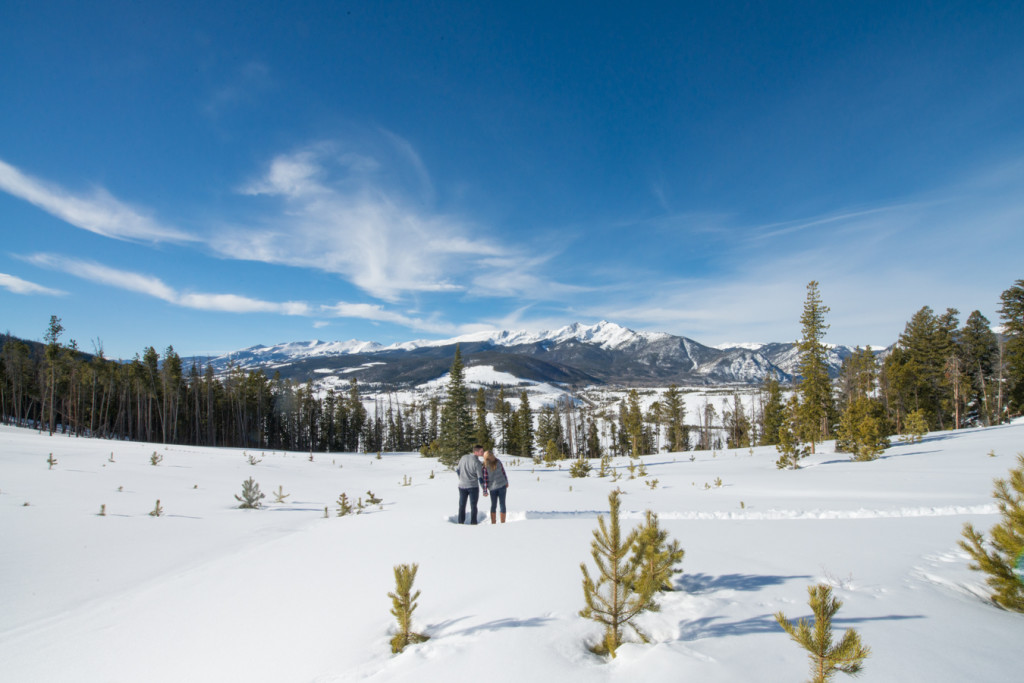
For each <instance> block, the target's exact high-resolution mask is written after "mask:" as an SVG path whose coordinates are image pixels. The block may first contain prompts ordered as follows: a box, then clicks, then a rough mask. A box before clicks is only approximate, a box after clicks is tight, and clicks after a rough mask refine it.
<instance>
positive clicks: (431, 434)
mask: <svg viewBox="0 0 1024 683" xmlns="http://www.w3.org/2000/svg"><path fill="white" fill-rule="evenodd" d="M827 312H828V307H826V306H825V305H824V304H823V303H822V300H821V297H820V294H819V293H818V290H817V283H816V282H812V283H810V284H809V285H808V296H807V300H806V302H805V305H804V313H803V315H802V316H801V322H802V324H803V327H804V333H803V339H802V340H801V342H799V343H798V347H799V349H800V353H801V363H800V373H801V374H800V376H799V377H798V379H797V381H796V382H795V384H794V386H793V387H792V390H793V391H792V394H793V395H792V396H791V397H790V399H789V400H788V401H787V400H784V399H783V394H784V392H785V387H783V386H782V385H780V382H779V379H778V378H777V377H769V378H768V379H767V381H766V382H765V383H764V385H763V386H762V387H761V390H760V391H759V392H758V393H757V394H755V395H754V397H753V401H752V402H750V405H748V406H745V404H744V401H743V400H742V399H741V396H740V392H739V391H733V392H732V393H731V395H726V396H723V398H722V399H721V401H720V402H719V404H718V405H717V406H716V405H715V403H714V401H712V400H709V398H708V397H705V398H704V399H703V403H702V404H701V405H698V406H694V407H693V409H691V410H690V411H689V413H688V411H687V406H686V402H685V398H684V393H683V391H682V390H680V389H679V388H678V387H677V386H675V385H672V386H671V387H669V388H668V389H667V390H666V391H664V392H663V393H662V394H660V395H659V396H657V397H656V398H655V400H653V401H647V402H646V403H647V407H646V409H645V408H644V407H643V403H644V402H642V401H641V397H640V392H639V391H638V390H636V389H632V390H630V391H629V392H628V393H627V394H626V395H625V396H624V397H623V398H622V400H621V401H618V403H617V405H615V404H613V405H612V406H607V405H605V406H603V407H599V406H597V405H595V404H594V403H593V402H592V401H590V400H588V399H585V398H583V397H581V396H579V395H577V394H576V392H575V391H572V392H570V394H569V395H568V396H565V397H564V398H562V399H561V400H559V401H556V402H554V403H550V404H546V405H543V406H541V407H539V408H538V409H537V410H534V409H533V407H532V406H531V405H530V399H529V396H528V394H527V392H526V390H525V389H522V388H521V387H519V388H518V401H517V402H516V401H515V398H514V397H513V393H514V391H515V389H516V388H512V387H494V388H492V389H484V388H478V389H477V390H476V391H475V393H471V392H470V391H468V390H467V388H466V386H465V381H464V374H463V365H462V359H461V354H460V352H459V351H458V349H456V358H455V360H454V362H453V366H452V372H451V374H450V376H449V386H448V389H447V392H446V395H445V397H444V398H439V397H430V398H426V399H424V400H422V401H414V402H412V403H400V402H399V401H397V400H394V399H393V398H392V397H391V395H390V394H384V395H383V396H384V397H383V398H381V397H378V398H376V399H375V400H374V401H373V405H372V406H371V408H372V409H371V410H369V411H368V410H367V409H366V407H365V405H366V403H367V401H366V400H365V398H364V397H363V396H361V395H360V392H359V387H358V385H357V383H356V381H355V379H352V380H351V382H350V384H349V387H348V389H347V391H341V392H338V391H336V390H334V389H328V390H327V391H326V392H323V393H319V394H318V393H317V392H315V391H314V389H313V387H312V386H311V385H310V384H309V383H299V382H295V381H291V380H285V379H282V378H281V377H280V376H279V375H277V374H275V375H274V376H272V377H268V376H267V375H266V374H265V373H264V372H263V371H262V370H243V369H241V368H237V367H233V368H229V369H228V370H227V371H226V372H224V373H221V374H219V375H218V374H215V373H214V371H213V368H212V366H210V365H205V366H204V365H201V364H199V363H192V364H191V365H190V366H189V367H185V366H184V363H183V361H182V359H181V358H180V357H179V356H178V354H177V353H176V352H175V350H174V348H173V347H171V346H168V347H167V348H166V349H165V351H164V353H163V354H162V355H161V354H159V353H158V352H157V351H156V350H155V348H154V347H149V348H147V349H145V350H144V351H143V353H142V355H141V356H139V355H136V357H135V358H133V359H132V360H131V361H128V362H120V361H114V360H109V359H107V358H105V357H104V355H103V351H102V349H97V351H96V352H95V353H93V354H86V353H83V352H82V351H80V350H79V349H78V346H77V344H76V343H75V341H74V340H71V341H70V342H69V343H67V344H63V343H61V337H62V336H63V333H64V328H63V326H62V324H61V321H60V319H59V318H58V317H56V316H52V317H51V319H50V324H49V326H48V327H47V330H46V333H45V334H44V336H43V340H44V342H43V343H42V344H40V343H37V342H25V341H22V340H19V339H15V338H13V337H10V336H8V335H3V336H0V416H2V419H3V421H5V422H8V423H12V424H18V425H23V426H33V427H36V428H38V429H40V430H42V429H45V430H47V431H49V432H50V433H53V432H55V431H60V432H62V433H67V434H75V435H92V436H98V437H104V438H115V439H129V440H139V441H154V442H161V443H176V444H194V445H202V446H231V447H243V448H267V449H284V450H298V451H309V452H327V451H330V452H354V451H364V452H378V451H409V450H417V449H418V450H420V451H421V452H422V453H423V454H424V455H428V456H439V457H443V459H444V460H445V462H447V461H449V460H451V459H452V458H456V459H457V455H459V454H461V453H464V452H468V449H469V447H470V446H471V445H472V444H473V443H481V444H483V445H485V446H486V447H488V448H495V449H497V450H498V451H500V452H502V453H507V454H510V455H514V456H519V457H527V458H532V457H538V458H546V459H548V460H561V459H569V458H600V457H603V456H605V455H611V456H619V455H629V456H633V457H636V456H641V455H648V454H652V453H657V452H659V451H663V450H667V451H671V452H676V451H684V450H688V449H690V448H696V449H707V450H710V449H715V448H746V447H750V446H755V445H773V444H778V443H779V440H780V438H781V437H782V436H783V435H784V433H785V432H787V430H789V431H790V432H792V434H785V436H786V438H795V439H798V440H800V441H803V442H806V443H809V444H811V445H812V447H813V444H816V443H818V442H820V441H822V440H823V439H826V438H833V437H838V445H839V447H840V448H841V449H844V448H849V447H850V444H851V443H852V440H856V439H860V440H861V441H864V440H865V439H868V440H870V439H871V438H873V437H872V435H873V434H877V439H876V441H880V440H881V439H884V437H885V436H888V435H891V434H899V433H904V432H905V431H906V429H907V424H908V421H911V422H914V423H915V424H917V423H923V424H924V428H925V429H933V430H934V429H956V428H960V427H963V426H966V425H991V424H996V423H999V422H1001V421H1005V420H1006V419H1008V418H1010V417H1013V416H1015V415H1020V414H1022V413H1024V280H1018V281H1016V282H1015V283H1014V285H1013V286H1012V287H1010V288H1009V289H1007V290H1006V291H1004V292H1003V293H1002V295H1001V297H1000V307H999V314H1000V319H1001V322H1002V329H1001V331H1000V333H999V334H996V333H995V332H993V330H992V326H991V324H990V322H989V321H988V320H987V319H986V318H985V317H984V316H983V315H982V314H981V313H980V312H979V311H974V312H972V313H971V314H970V315H969V316H968V317H967V319H966V321H965V322H964V323H963V325H962V326H961V324H960V322H959V312H958V311H956V310H955V309H947V310H946V311H945V312H944V313H942V314H936V313H935V312H934V311H933V310H932V309H931V308H929V307H927V306H925V307H923V308H922V309H921V310H919V311H918V312H917V313H915V314H914V315H913V316H912V317H911V319H910V321H908V322H907V324H906V327H905V329H904V331H903V333H902V334H901V335H900V336H899V340H898V341H897V343H896V344H895V345H894V346H893V347H891V348H890V349H888V350H886V351H885V352H884V353H883V354H881V355H880V354H877V353H875V351H873V350H872V349H871V348H866V349H861V348H858V349H856V350H855V352H854V353H853V354H852V355H851V356H850V357H848V358H847V359H846V360H845V361H844V363H843V366H842V368H841V370H840V374H839V378H838V380H836V381H834V382H832V381H829V380H828V377H827V373H825V372H824V350H825V347H824V344H823V343H822V337H823V336H824V332H825V330H827V328H828V326H827V324H826V323H825V314H826V313H827ZM688 414H689V415H690V416H691V418H690V422H689V423H688V422H687V415H688ZM693 416H696V419H694V418H693ZM865 425H867V426H866V427H865Z"/></svg>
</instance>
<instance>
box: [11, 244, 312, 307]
mask: <svg viewBox="0 0 1024 683" xmlns="http://www.w3.org/2000/svg"><path fill="white" fill-rule="evenodd" d="M26 260H27V261H28V262H29V263H32V264H34V265H37V266H40V267H43V268H50V269H53V270H59V271H62V272H65V273H68V274H70V275H74V276H75V277H79V278H82V279H83V280H88V281H90V282H96V283H98V284H103V285H107V286H110V287H116V288H118V289H123V290H126V291H129V292H136V293H138V294H144V295H146V296H151V297H154V298H156V299H160V300H162V301H166V302H167V303H170V304H174V305H175V306H181V307H183V308H193V309H196V310H201V311H220V312H224V313H278V314H281V315H309V314H310V306H309V304H306V303H303V302H301V301H285V302H273V301H262V300H260V299H253V298H250V297H247V296H239V295H237V294H207V293H201V292H179V291H178V290H176V289H174V288H173V287H171V286H170V285H168V284H166V283H165V282H163V280H161V279H160V278H157V277H153V276H152V275H144V274H142V273H133V272H131V271H126V270H118V269H116V268H111V267H109V266H105V265H102V264H99V263H95V262H93V261H83V260H80V259H74V258H67V257H64V256H58V255H55V254H34V255H32V256H29V257H27V258H26Z"/></svg>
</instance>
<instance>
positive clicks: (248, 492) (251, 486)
mask: <svg viewBox="0 0 1024 683" xmlns="http://www.w3.org/2000/svg"><path fill="white" fill-rule="evenodd" d="M264 497H265V495H264V494H263V493H261V492H260V485H259V484H257V483H256V481H255V480H254V479H253V478H252V477H249V478H248V479H246V480H245V481H243V482H242V495H241V496H239V495H238V494H237V493H236V494H235V500H237V501H239V502H240V503H241V505H239V506H238V507H239V508H242V509H247V510H256V509H258V508H260V507H261V506H262V505H263V504H262V503H261V502H260V501H261V500H263V498H264Z"/></svg>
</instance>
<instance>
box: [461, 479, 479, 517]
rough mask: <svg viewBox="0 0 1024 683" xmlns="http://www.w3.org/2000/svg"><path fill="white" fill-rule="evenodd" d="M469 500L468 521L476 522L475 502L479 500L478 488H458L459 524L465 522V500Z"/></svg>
mask: <svg viewBox="0 0 1024 683" xmlns="http://www.w3.org/2000/svg"><path fill="white" fill-rule="evenodd" d="M467 499H468V500H469V514H470V515H471V517H470V520H469V523H470V524H476V504H477V501H478V500H480V489H479V488H478V487H476V486H474V487H473V488H471V489H462V488H460V489H459V524H465V523H466V500H467Z"/></svg>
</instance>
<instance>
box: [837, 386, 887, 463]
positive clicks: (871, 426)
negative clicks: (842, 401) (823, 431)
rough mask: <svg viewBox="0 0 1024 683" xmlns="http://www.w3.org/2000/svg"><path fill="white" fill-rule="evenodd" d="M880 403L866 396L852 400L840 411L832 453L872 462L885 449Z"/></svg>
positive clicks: (885, 430)
mask: <svg viewBox="0 0 1024 683" xmlns="http://www.w3.org/2000/svg"><path fill="white" fill-rule="evenodd" d="M884 412H885V409H884V407H883V406H882V404H881V403H880V402H879V401H877V400H875V399H873V398H868V397H867V396H858V397H856V398H855V399H854V400H853V401H852V402H851V403H850V404H849V405H848V406H847V407H846V410H845V411H843V415H842V418H841V419H840V421H839V433H838V435H837V437H836V450H837V451H845V452H847V453H852V454H853V459H854V460H859V461H866V460H874V459H875V458H877V457H878V456H879V455H880V454H881V453H882V451H884V450H885V449H886V448H888V447H889V438H888V436H889V430H888V427H887V425H886V420H885V415H884Z"/></svg>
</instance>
